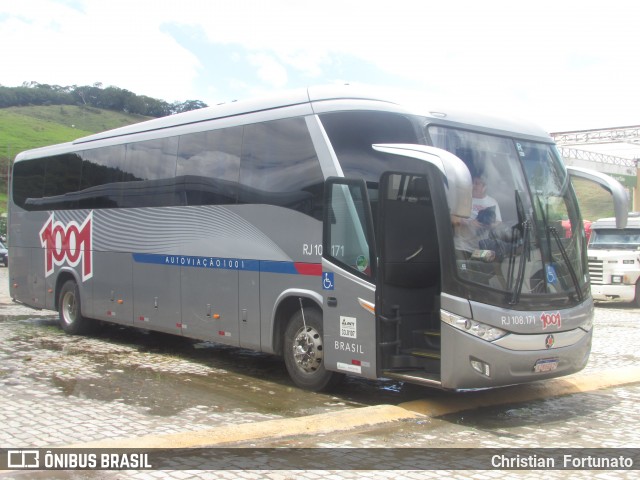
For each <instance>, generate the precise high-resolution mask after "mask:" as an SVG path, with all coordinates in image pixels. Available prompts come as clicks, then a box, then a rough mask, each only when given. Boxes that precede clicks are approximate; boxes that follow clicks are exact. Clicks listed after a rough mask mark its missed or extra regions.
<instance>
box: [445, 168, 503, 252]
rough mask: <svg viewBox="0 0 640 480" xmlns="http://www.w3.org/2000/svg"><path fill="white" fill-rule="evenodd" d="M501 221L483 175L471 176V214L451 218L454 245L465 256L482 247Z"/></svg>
mask: <svg viewBox="0 0 640 480" xmlns="http://www.w3.org/2000/svg"><path fill="white" fill-rule="evenodd" d="M501 221H502V216H501V214H500V206H499V205H498V202H497V201H496V200H495V199H494V198H493V197H491V196H490V195H487V181H486V178H485V177H484V176H483V175H475V176H474V177H473V190H472V199H471V215H470V216H469V218H467V219H461V218H455V217H454V218H453V227H454V233H455V247H456V250H460V251H462V252H464V253H465V257H466V258H470V257H472V255H474V252H476V251H478V250H479V249H482V245H481V244H482V243H483V242H485V243H486V241H487V240H488V238H489V234H490V230H491V229H492V228H495V227H496V226H497V225H498V224H499V223H500V222H501Z"/></svg>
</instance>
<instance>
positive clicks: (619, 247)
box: [587, 212, 640, 307]
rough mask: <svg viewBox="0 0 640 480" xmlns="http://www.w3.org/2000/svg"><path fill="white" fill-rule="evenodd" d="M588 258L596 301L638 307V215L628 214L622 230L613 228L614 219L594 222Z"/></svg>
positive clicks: (639, 269)
mask: <svg viewBox="0 0 640 480" xmlns="http://www.w3.org/2000/svg"><path fill="white" fill-rule="evenodd" d="M587 255H588V257H589V275H590V277H591V295H592V296H593V299H594V300H595V301H613V302H633V303H635V305H636V306H638V307H640V283H639V282H638V279H639V278H640V212H632V213H629V217H628V221H627V226H626V228H624V229H617V228H616V221H615V218H601V219H599V220H597V221H595V222H593V224H592V225H591V237H590V239H589V244H588V247H587Z"/></svg>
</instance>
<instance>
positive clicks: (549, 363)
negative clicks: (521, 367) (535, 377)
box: [533, 358, 558, 373]
mask: <svg viewBox="0 0 640 480" xmlns="http://www.w3.org/2000/svg"><path fill="white" fill-rule="evenodd" d="M556 368H558V359H557V358H543V359H541V360H538V361H537V362H536V364H535V365H534V366H533V371H534V372H536V373H542V372H552V371H554V370H555V369H556Z"/></svg>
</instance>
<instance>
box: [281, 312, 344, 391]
mask: <svg viewBox="0 0 640 480" xmlns="http://www.w3.org/2000/svg"><path fill="white" fill-rule="evenodd" d="M305 324H306V330H305ZM323 357H324V352H323V345H322V312H320V311H319V310H318V309H316V308H305V310H304V323H303V318H302V311H301V310H297V311H296V312H295V313H294V314H293V315H292V316H291V318H290V319H289V323H288V324H287V328H286V329H285V333H284V363H285V365H286V367H287V371H288V372H289V376H290V377H291V379H292V380H293V382H294V383H295V384H296V385H297V386H298V387H300V388H304V389H305V390H311V391H314V392H319V391H322V390H329V389H331V388H333V387H335V386H336V385H337V384H338V383H340V381H341V380H342V379H343V378H344V374H341V373H337V372H329V371H327V370H326V369H325V368H324V360H323Z"/></svg>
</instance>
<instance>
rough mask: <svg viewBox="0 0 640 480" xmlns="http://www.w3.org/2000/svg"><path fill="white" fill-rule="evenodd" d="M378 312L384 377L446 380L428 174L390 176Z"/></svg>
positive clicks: (385, 189)
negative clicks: (442, 371)
mask: <svg viewBox="0 0 640 480" xmlns="http://www.w3.org/2000/svg"><path fill="white" fill-rule="evenodd" d="M377 208H378V218H377V236H376V240H377V246H378V270H377V282H376V284H377V295H376V312H377V328H378V348H379V357H378V361H379V362H380V369H381V375H382V376H384V377H397V378H403V376H410V377H413V378H419V379H421V380H424V381H426V383H430V382H434V383H438V382H439V380H440V303H439V299H440V291H441V281H440V275H441V273H440V249H439V245H438V236H437V228H436V220H435V215H434V208H433V201H432V195H431V189H430V184H429V178H428V176H427V174H413V173H406V172H404V173H394V172H387V173H384V174H383V175H382V177H381V179H380V184H379V191H378V207H377Z"/></svg>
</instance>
